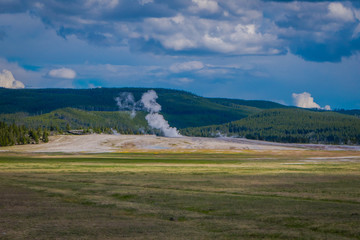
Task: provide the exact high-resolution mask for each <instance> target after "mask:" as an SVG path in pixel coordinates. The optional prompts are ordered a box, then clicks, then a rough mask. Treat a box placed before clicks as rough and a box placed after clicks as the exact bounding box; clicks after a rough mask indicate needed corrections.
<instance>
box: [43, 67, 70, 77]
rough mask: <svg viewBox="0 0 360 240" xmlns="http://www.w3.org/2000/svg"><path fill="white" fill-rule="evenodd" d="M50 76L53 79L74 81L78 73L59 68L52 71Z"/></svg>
mask: <svg viewBox="0 0 360 240" xmlns="http://www.w3.org/2000/svg"><path fill="white" fill-rule="evenodd" d="M49 76H50V77H53V78H64V79H74V78H75V77H76V72H75V71H74V70H72V69H70V68H59V69H53V70H50V71H49Z"/></svg>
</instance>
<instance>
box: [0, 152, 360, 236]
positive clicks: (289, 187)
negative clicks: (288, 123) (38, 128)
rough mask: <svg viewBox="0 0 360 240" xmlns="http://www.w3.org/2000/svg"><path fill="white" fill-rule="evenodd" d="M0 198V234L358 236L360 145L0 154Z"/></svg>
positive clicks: (359, 223) (359, 228) (359, 220)
mask: <svg viewBox="0 0 360 240" xmlns="http://www.w3.org/2000/svg"><path fill="white" fill-rule="evenodd" d="M343 156H352V157H343ZM354 156H355V157H354ZM0 196H1V197H0V239H360V227H359V226H360V154H359V153H358V152H319V151H293V152H291V151H288V152H285V151H284V152H282V153H280V152H264V151H263V152H260V151H259V152H256V151H244V152H242V153H215V152H211V153H206V152H195V153H167V152H158V153H154V152H149V153H113V154H78V155H75V154H20V153H1V154H0Z"/></svg>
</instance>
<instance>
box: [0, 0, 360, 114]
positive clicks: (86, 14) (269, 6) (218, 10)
mask: <svg viewBox="0 0 360 240" xmlns="http://www.w3.org/2000/svg"><path fill="white" fill-rule="evenodd" d="M359 52H360V1H320V0H319V1H310V0H307V1H286V0H282V1H281V0H278V1H269V0H222V1H220V0H218V1H216V0H172V1H169V0H71V1H70V0H63V1H56V0H37V1H32V0H2V1H0V84H2V83H3V82H5V81H7V80H8V78H9V74H7V73H8V72H1V71H3V70H4V69H6V70H8V71H10V72H11V74H12V75H13V78H12V77H11V79H12V80H11V81H13V82H14V81H15V80H17V81H19V82H21V83H23V84H24V85H25V87H27V88H55V87H56V88H91V87H150V88H155V87H164V88H173V89H183V90H187V91H191V92H193V93H196V94H199V95H202V96H207V97H227V98H240V99H265V100H272V101H276V102H280V103H284V104H288V105H292V104H296V102H293V101H294V99H293V93H297V94H299V93H304V92H307V93H309V94H310V95H311V97H312V98H313V100H312V99H309V98H307V99H305V100H304V101H306V102H308V101H310V102H311V101H314V102H316V104H317V105H318V106H320V107H321V108H324V107H325V105H330V106H331V108H333V109H334V108H347V109H350V108H360V94H359V92H360V91H359V89H360V77H359V76H360V53H359ZM13 85H14V84H13ZM4 86H5V85H4ZM17 86H20V85H17ZM303 96H304V97H305V96H308V95H306V94H304V95H303ZM304 106H305V105H304ZM309 106H312V103H311V104H310V105H309Z"/></svg>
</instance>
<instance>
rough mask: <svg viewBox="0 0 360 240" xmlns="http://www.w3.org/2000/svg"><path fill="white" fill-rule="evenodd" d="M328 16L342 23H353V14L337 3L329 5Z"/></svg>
mask: <svg viewBox="0 0 360 240" xmlns="http://www.w3.org/2000/svg"><path fill="white" fill-rule="evenodd" d="M329 16H330V17H333V18H335V19H340V20H343V21H354V20H355V18H354V12H353V11H352V10H351V9H349V8H346V7H344V5H342V4H341V3H339V2H334V3H330V4H329Z"/></svg>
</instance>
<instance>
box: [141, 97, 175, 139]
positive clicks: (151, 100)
mask: <svg viewBox="0 0 360 240" xmlns="http://www.w3.org/2000/svg"><path fill="white" fill-rule="evenodd" d="M157 98H158V96H157V94H156V92H155V91H154V90H149V91H147V92H146V93H144V94H143V95H142V97H141V103H142V104H143V105H144V108H145V109H146V110H147V111H148V112H149V114H148V115H146V117H145V119H146V121H147V122H148V124H149V126H150V127H152V128H155V129H159V130H160V131H162V133H163V134H164V135H165V137H180V136H181V135H180V133H179V131H178V130H177V129H176V128H174V127H170V125H169V123H168V121H166V120H165V119H164V117H163V115H161V114H159V112H160V110H161V105H160V104H158V103H157V102H156V99H157Z"/></svg>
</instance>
